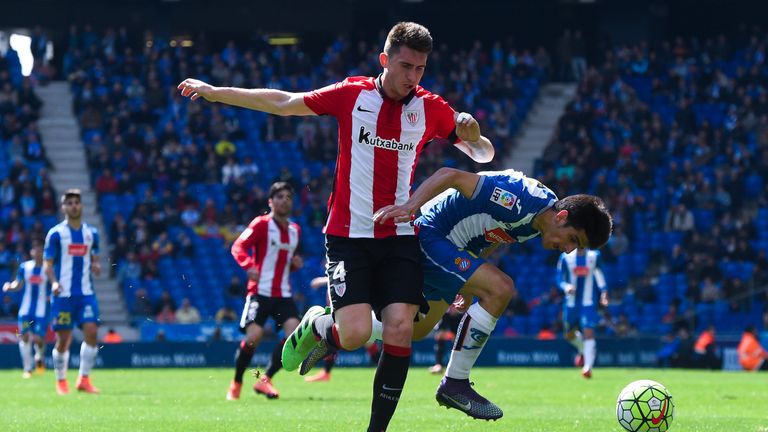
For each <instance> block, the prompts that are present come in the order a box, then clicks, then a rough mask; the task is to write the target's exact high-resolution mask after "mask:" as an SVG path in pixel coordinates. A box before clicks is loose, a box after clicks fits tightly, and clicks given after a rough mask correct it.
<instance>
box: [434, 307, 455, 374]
mask: <svg viewBox="0 0 768 432" xmlns="http://www.w3.org/2000/svg"><path fill="white" fill-rule="evenodd" d="M461 315H462V314H461V312H459V310H458V309H456V307H454V306H453V305H451V306H450V307H449V308H448V311H447V312H446V313H445V315H443V317H442V318H441V319H440V322H439V323H438V324H437V329H436V331H435V364H434V365H433V366H432V367H430V368H429V372H430V373H433V374H439V373H442V372H443V368H444V367H445V346H446V345H447V344H448V343H450V342H453V340H454V338H456V331H457V330H458V329H459V323H460V322H461Z"/></svg>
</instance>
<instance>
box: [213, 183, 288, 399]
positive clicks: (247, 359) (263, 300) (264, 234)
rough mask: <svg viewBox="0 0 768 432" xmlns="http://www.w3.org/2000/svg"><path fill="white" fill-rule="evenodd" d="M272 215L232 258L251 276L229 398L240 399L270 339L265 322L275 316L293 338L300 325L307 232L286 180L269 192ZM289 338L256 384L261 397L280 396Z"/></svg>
mask: <svg viewBox="0 0 768 432" xmlns="http://www.w3.org/2000/svg"><path fill="white" fill-rule="evenodd" d="M268 197H269V201H268V203H269V208H270V209H271V211H270V212H269V214H266V215H263V216H258V217H256V218H255V219H253V221H251V223H250V224H249V225H248V228H246V229H245V231H243V232H242V234H240V237H238V238H237V240H235V242H234V243H233V244H232V256H233V257H234V258H235V261H237V263H238V264H239V265H240V267H242V269H243V270H245V271H246V273H247V275H248V293H247V296H246V298H245V306H244V307H243V313H242V315H241V317H240V331H242V332H243V333H245V338H244V339H243V340H242V341H241V342H240V348H239V349H238V350H237V354H236V356H235V378H234V379H233V380H232V383H231V384H230V385H229V391H228V392H227V399H228V400H234V399H239V398H240V390H241V388H242V386H243V373H244V372H245V369H246V368H247V367H248V365H249V364H250V363H251V359H252V358H253V353H254V352H255V351H256V348H257V347H258V346H259V342H261V338H262V337H263V336H264V323H265V322H266V321H267V319H268V318H269V317H272V318H273V319H274V320H275V323H276V324H277V327H278V329H279V328H281V327H282V329H283V331H284V332H285V334H286V335H287V334H290V333H291V332H292V331H293V330H294V329H295V328H296V326H297V325H298V324H299V311H298V309H297V308H296V304H295V303H294V301H293V297H292V296H293V294H292V293H291V282H290V272H291V270H296V269H299V268H301V267H302V265H303V262H302V259H301V257H300V256H299V255H297V254H296V251H297V248H298V246H299V237H300V234H301V230H300V228H299V225H298V224H296V223H294V222H292V221H290V220H289V219H288V217H289V216H290V215H291V211H293V187H292V186H291V185H290V184H288V183H285V182H277V183H274V184H273V185H272V186H271V187H270V188H269V193H268ZM283 344H285V338H282V339H281V340H280V343H278V344H277V346H275V349H274V350H273V351H272V358H271V360H270V362H269V365H267V371H266V373H264V374H263V375H261V377H260V378H259V380H258V381H257V382H256V384H254V385H253V390H254V391H255V392H256V393H260V394H263V395H264V396H266V397H267V398H268V399H276V398H278V397H279V396H280V394H279V393H278V391H277V389H275V388H274V386H272V377H273V376H274V375H275V374H276V373H277V371H279V370H280V369H281V368H282V366H283V364H282V361H281V359H280V355H281V353H282V350H283Z"/></svg>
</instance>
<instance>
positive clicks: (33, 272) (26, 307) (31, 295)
mask: <svg viewBox="0 0 768 432" xmlns="http://www.w3.org/2000/svg"><path fill="white" fill-rule="evenodd" d="M16 280H18V281H19V282H24V294H23V296H22V298H21V306H19V317H26V316H29V315H32V316H36V317H44V316H45V315H46V313H47V306H48V293H49V289H50V287H49V286H48V276H46V275H45V272H44V271H43V266H42V265H40V266H39V267H37V266H35V260H29V261H24V262H23V263H21V266H19V271H18V273H16Z"/></svg>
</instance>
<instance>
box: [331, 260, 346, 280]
mask: <svg viewBox="0 0 768 432" xmlns="http://www.w3.org/2000/svg"><path fill="white" fill-rule="evenodd" d="M345 277H347V271H346V270H344V261H339V262H338V263H336V268H334V269H333V276H331V279H332V280H333V281H339V282H344V278H345Z"/></svg>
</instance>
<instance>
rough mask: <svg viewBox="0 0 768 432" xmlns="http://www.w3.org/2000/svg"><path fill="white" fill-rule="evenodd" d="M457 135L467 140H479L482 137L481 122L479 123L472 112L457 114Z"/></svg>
mask: <svg viewBox="0 0 768 432" xmlns="http://www.w3.org/2000/svg"><path fill="white" fill-rule="evenodd" d="M455 121H456V135H457V136H458V137H459V138H461V139H462V141H466V142H477V140H479V139H480V124H479V123H477V120H475V118H474V117H472V114H469V113H465V112H462V113H457V114H456V119H455Z"/></svg>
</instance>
